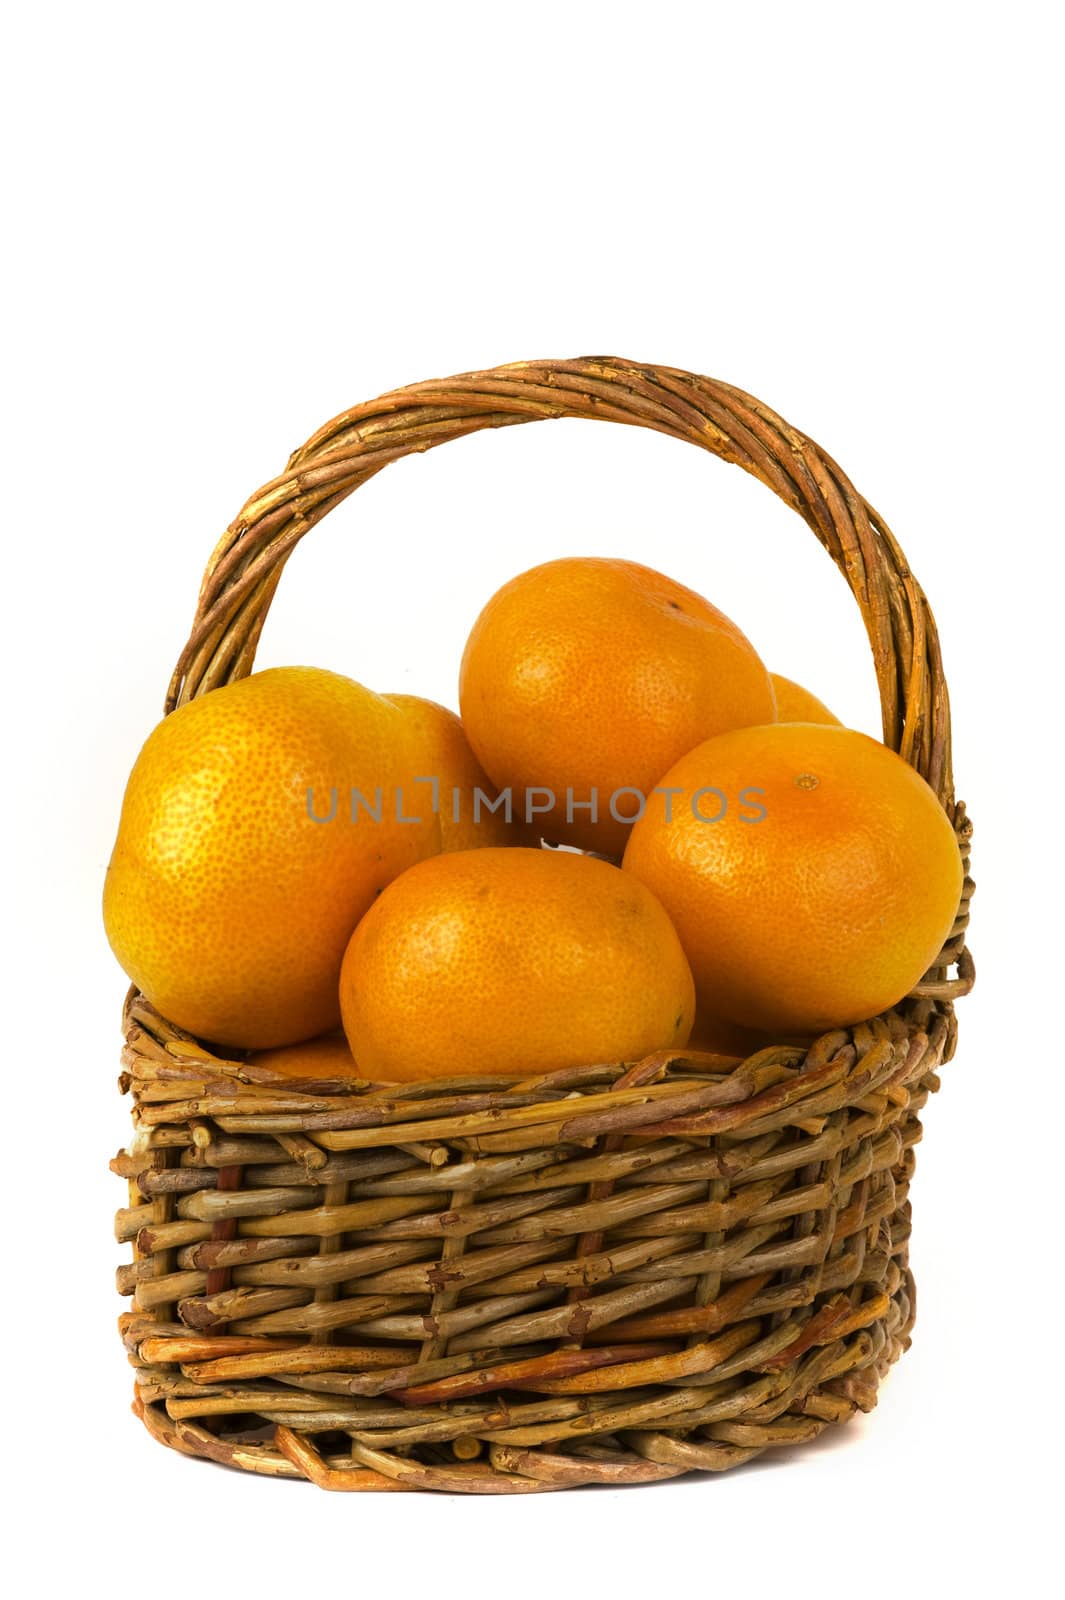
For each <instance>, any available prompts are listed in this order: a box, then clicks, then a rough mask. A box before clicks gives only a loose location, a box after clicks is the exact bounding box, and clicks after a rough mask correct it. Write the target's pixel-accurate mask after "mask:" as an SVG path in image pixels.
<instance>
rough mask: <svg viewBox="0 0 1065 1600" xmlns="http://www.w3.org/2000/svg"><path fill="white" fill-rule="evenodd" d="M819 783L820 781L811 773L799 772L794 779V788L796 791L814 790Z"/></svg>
mask: <svg viewBox="0 0 1065 1600" xmlns="http://www.w3.org/2000/svg"><path fill="white" fill-rule="evenodd" d="M820 782H821V779H820V778H817V777H815V776H814V774H813V773H812V772H800V773H799V775H798V777H797V778H796V779H795V787H796V789H816V788H817V785H818V784H819V783H820Z"/></svg>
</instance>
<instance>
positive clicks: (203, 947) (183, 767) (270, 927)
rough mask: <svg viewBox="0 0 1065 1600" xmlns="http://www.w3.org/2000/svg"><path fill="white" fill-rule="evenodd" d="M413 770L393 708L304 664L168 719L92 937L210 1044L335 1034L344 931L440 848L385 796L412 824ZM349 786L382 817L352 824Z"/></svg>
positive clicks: (131, 789) (127, 807) (139, 787)
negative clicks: (103, 941)
mask: <svg viewBox="0 0 1065 1600" xmlns="http://www.w3.org/2000/svg"><path fill="white" fill-rule="evenodd" d="M416 765H417V756H416V752H415V750H414V748H413V741H412V738H411V733H410V729H409V724H408V722H407V719H406V718H405V717H404V715H403V713H402V712H401V711H399V710H398V709H397V708H396V707H395V706H393V705H390V704H389V702H388V701H387V700H384V699H382V697H381V696H380V695H376V694H373V693H371V691H370V690H369V689H364V688H362V686H361V685H360V684H357V683H353V682H352V680H351V679H350V678H342V677H339V676H338V675H337V674H336V673H333V672H323V671H319V670H318V669H316V668H312V667H281V668H275V669H274V670H272V671H269V672H260V673H256V674H254V675H253V676H252V677H250V678H245V679H243V680H242V681H240V682H238V683H234V684H230V685H229V686H228V687H226V688H222V689H215V690H212V691H211V692H210V693H209V694H206V695H204V696H202V698H200V699H197V700H193V701H190V702H189V703H188V704H187V705H184V706H181V707H180V708H179V709H178V710H177V711H175V712H173V713H172V714H171V715H170V716H168V717H166V718H165V719H164V720H163V721H162V722H161V723H160V724H159V726H158V727H157V728H156V729H155V730H154V731H153V732H152V733H151V734H150V736H149V738H148V740H147V743H146V744H145V746H144V748H143V749H142V751H141V753H140V755H139V756H138V758H137V761H136V764H135V766H134V768H133V772H132V774H131V776H130V780H129V784H128V786H127V788H126V795H125V800H124V802H123V806H122V816H121V820H120V822H119V827H118V838H117V840H116V843H115V848H114V853H113V854H112V857H111V865H110V867H109V868H108V873H107V881H106V884H105V887H104V921H105V925H106V928H107V935H108V938H109V939H110V941H111V947H112V949H113V950H114V952H115V955H116V956H117V957H118V959H119V962H120V963H121V965H122V966H123V968H124V969H125V971H126V972H127V973H128V974H129V976H130V977H131V978H132V979H133V982H134V983H135V984H137V985H138V987H139V988H140V989H141V990H142V992H143V993H144V994H146V995H147V997H148V999H149V1000H150V1001H151V1002H152V1004H153V1005H155V1006H156V1007H157V1009H158V1010H159V1011H161V1012H162V1014H163V1015H164V1016H165V1017H168V1018H169V1019H170V1021H171V1022H175V1023H177V1024H178V1026H180V1027H182V1028H185V1029H187V1030H188V1031H189V1032H190V1033H193V1034H196V1035H198V1036H199V1037H200V1038H203V1039H208V1040H211V1041H214V1042H217V1043H219V1044H225V1045H230V1046H235V1045H236V1046H242V1047H244V1048H265V1047H268V1046H271V1045H280V1044H292V1043H295V1042H296V1041H298V1040H300V1039H307V1038H310V1037H312V1036H313V1035H314V1034H317V1033H322V1032H324V1031H325V1030H326V1029H328V1028H331V1027H335V1026H336V1025H337V1024H338V1023H339V1021H340V1006H339V1000H338V995H337V982H338V979H339V976H340V963H341V960H342V958H343V955H344V950H345V947H346V945H347V942H348V939H349V938H350V937H351V931H352V929H353V928H354V926H355V924H356V922H358V920H359V918H360V917H361V916H362V914H363V912H364V911H365V910H366V909H367V907H368V906H369V905H370V903H371V901H372V900H373V898H374V896H375V895H376V894H377V893H379V891H380V890H381V889H383V888H384V887H385V885H386V884H388V883H391V881H392V879H393V878H394V877H396V875H397V874H398V873H400V872H402V871H403V870H404V869H405V868H406V867H409V866H412V865H413V864H414V862H416V861H418V860H420V859H421V858H422V857H423V856H425V855H428V854H430V853H431V852H432V851H434V850H437V849H438V848H439V844H440V826H439V820H438V819H437V818H436V817H434V816H433V815H432V813H431V811H430V810H429V809H428V807H424V808H423V809H424V814H423V815H422V816H421V818H420V820H419V821H416V822H405V821H400V820H397V815H396V812H397V806H396V798H397V791H401V795H400V798H401V800H402V805H403V807H404V809H402V810H401V811H400V816H409V815H416V814H417V813H416V812H415V805H416V803H417V799H418V796H417V794H416V792H415V787H414V786H413V785H412V779H413V778H414V776H415V775H416V771H415V769H416ZM353 790H354V791H357V792H358V794H361V795H362V797H363V798H364V799H365V800H366V801H367V803H368V805H369V806H370V807H372V808H373V809H374V812H375V813H376V814H379V816H380V821H375V820H374V816H372V815H370V813H369V812H368V811H367V809H366V807H365V806H363V805H362V804H361V803H360V802H359V801H358V799H357V798H356V802H355V819H356V820H354V821H352V820H351V801H352V791H353ZM378 791H380V792H379V793H378ZM308 795H309V796H310V805H309V804H308ZM312 809H313V811H314V814H315V816H317V817H319V818H322V819H325V818H328V817H330V815H331V814H332V820H330V821H326V820H320V821H315V820H313V819H312V816H311V810H312Z"/></svg>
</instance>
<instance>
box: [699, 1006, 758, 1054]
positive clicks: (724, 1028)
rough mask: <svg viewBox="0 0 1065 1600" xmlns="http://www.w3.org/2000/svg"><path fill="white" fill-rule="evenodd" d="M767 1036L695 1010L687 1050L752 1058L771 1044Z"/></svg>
mask: <svg viewBox="0 0 1065 1600" xmlns="http://www.w3.org/2000/svg"><path fill="white" fill-rule="evenodd" d="M772 1043H773V1040H771V1039H770V1038H769V1036H768V1034H764V1033H759V1032H757V1031H756V1030H755V1029H754V1028H741V1027H740V1026H739V1024H738V1023H736V1022H724V1021H723V1020H722V1019H721V1018H720V1017H712V1016H709V1015H707V1014H705V1013H704V1012H703V1011H701V1010H699V1009H697V1010H696V1013H695V1026H694V1028H693V1029H692V1031H691V1038H690V1039H689V1040H688V1048H689V1050H709V1051H710V1052H711V1053H712V1054H713V1055H722V1056H753V1055H754V1053H755V1051H756V1050H764V1049H765V1047H766V1045H768V1044H772Z"/></svg>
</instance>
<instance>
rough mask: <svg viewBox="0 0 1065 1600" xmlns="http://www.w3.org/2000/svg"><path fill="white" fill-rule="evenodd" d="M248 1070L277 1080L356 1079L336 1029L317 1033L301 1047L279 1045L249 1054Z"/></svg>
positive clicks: (351, 1058) (356, 1072) (349, 1055)
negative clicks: (269, 1074) (277, 1078)
mask: <svg viewBox="0 0 1065 1600" xmlns="http://www.w3.org/2000/svg"><path fill="white" fill-rule="evenodd" d="M248 1065H249V1066H250V1067H258V1068H259V1069H260V1070H262V1071H264V1072H268V1073H271V1074H274V1073H276V1074H277V1076H278V1077H280V1078H357V1077H359V1076H360V1073H359V1069H358V1066H357V1065H356V1062H355V1057H354V1056H353V1055H352V1053H351V1051H350V1049H349V1048H348V1041H347V1039H346V1038H345V1037H344V1035H343V1033H341V1032H340V1030H339V1029H338V1030H337V1031H336V1032H334V1033H321V1034H319V1035H318V1037H317V1038H316V1039H306V1040H304V1042H303V1043H302V1044H285V1045H279V1046H278V1048H277V1049H275V1050H253V1051H252V1052H251V1054H250V1055H249V1057H248Z"/></svg>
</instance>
